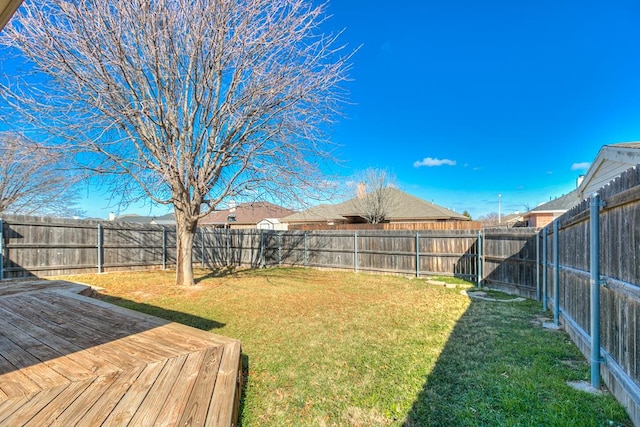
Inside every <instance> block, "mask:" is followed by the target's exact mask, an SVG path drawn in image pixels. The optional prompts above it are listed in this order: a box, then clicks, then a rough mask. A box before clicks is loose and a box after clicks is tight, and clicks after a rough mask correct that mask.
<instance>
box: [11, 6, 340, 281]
mask: <svg viewBox="0 0 640 427" xmlns="http://www.w3.org/2000/svg"><path fill="white" fill-rule="evenodd" d="M324 19H326V18H325V15H324V6H319V7H316V6H314V5H312V4H311V2H310V1H305V0H240V1H238V0H217V1H216V0H155V1H151V0H130V1H126V2H123V1H116V0H103V1H97V0H61V1H58V2H26V3H25V4H24V5H23V7H22V8H21V10H20V12H19V13H18V15H17V16H16V17H15V19H14V20H12V22H11V23H10V25H9V26H8V27H6V28H5V30H4V32H3V34H2V37H0V43H1V44H4V45H5V46H6V47H7V48H10V49H15V50H16V51H18V52H19V53H20V54H21V55H22V57H26V58H27V59H28V63H27V69H28V70H30V72H29V73H25V74H23V75H22V77H21V79H20V80H18V79H8V80H7V82H8V83H5V84H3V85H0V91H1V92H2V93H3V94H5V95H4V97H5V101H6V102H7V103H8V105H10V106H11V107H12V112H13V113H14V114H16V113H19V114H20V116H21V117H22V118H23V119H24V120H25V123H28V124H29V125H30V126H33V127H35V128H37V129H38V130H42V129H44V130H46V132H47V133H48V134H49V135H50V136H51V137H53V138H55V141H56V142H57V143H59V144H60V143H63V144H64V146H65V147H73V149H74V150H76V152H77V158H78V159H79V160H80V161H82V164H83V166H84V167H86V168H88V169H89V170H91V171H93V172H96V173H101V174H104V175H105V176H107V175H108V176H109V177H110V178H109V181H108V182H109V183H110V185H111V186H112V190H113V191H114V192H115V193H117V194H120V195H121V196H122V198H123V202H124V203H126V202H129V201H132V200H135V199H136V198H140V197H144V198H149V199H151V200H152V201H154V202H156V203H161V204H171V205H173V207H174V210H175V214H176V221H177V225H178V235H179V238H178V240H179V243H178V245H179V246H178V253H179V256H178V279H177V282H178V283H179V284H189V283H192V282H193V278H192V273H191V264H190V257H191V249H190V247H189V246H190V244H191V242H192V240H193V230H195V226H196V224H197V221H198V219H199V218H201V217H202V216H204V215H206V214H207V213H208V212H209V211H210V210H212V209H214V208H215V207H216V206H217V205H218V204H219V203H220V202H221V201H223V200H225V199H228V198H229V197H233V198H242V197H251V196H253V195H254V194H255V193H256V192H260V193H262V194H268V195H269V198H270V199H271V200H275V201H281V200H295V199H297V200H300V199H304V198H305V197H308V196H309V195H310V194H313V193H314V192H315V191H317V190H318V187H319V185H321V184H322V183H323V182H324V181H325V180H324V179H322V173H321V167H320V165H322V164H324V163H325V162H331V161H332V156H331V153H330V146H329V145H328V142H327V140H326V138H325V136H324V132H323V131H324V130H325V128H326V125H327V124H328V123H330V122H332V120H333V119H334V118H335V117H336V114H337V113H338V110H339V107H340V104H341V103H342V102H344V100H345V97H346V93H345V92H344V90H343V88H342V87H341V85H342V84H343V83H344V82H345V81H346V80H347V72H348V70H349V65H348V63H347V61H348V60H349V56H350V55H349V54H343V53H342V52H343V50H344V48H343V46H340V45H338V44H337V35H332V34H325V33H323V32H322V29H321V26H322V23H323V22H324ZM105 179H106V178H105ZM188 247H189V248H188ZM186 264H188V266H186ZM185 266H186V267H185ZM185 268H186V270H185ZM183 273H184V274H183ZM190 275H191V276H190Z"/></svg>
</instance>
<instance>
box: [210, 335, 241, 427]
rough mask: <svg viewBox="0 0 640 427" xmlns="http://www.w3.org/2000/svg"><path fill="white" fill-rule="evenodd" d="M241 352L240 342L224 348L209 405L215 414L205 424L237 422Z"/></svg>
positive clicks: (212, 425) (230, 423)
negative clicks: (234, 403)
mask: <svg viewBox="0 0 640 427" xmlns="http://www.w3.org/2000/svg"><path fill="white" fill-rule="evenodd" d="M240 353H241V348H240V343H234V344H232V345H228V346H226V347H225V348H224V353H223V354H222V360H221V363H220V367H219V369H218V375H217V378H216V383H215V388H214V390H213V394H212V395H211V402H210V405H209V414H214V415H215V416H212V417H209V418H208V419H207V422H206V424H205V425H207V426H211V427H215V426H228V425H232V424H233V423H234V422H235V418H236V417H237V414H236V413H235V411H234V409H235V407H234V405H233V402H234V401H235V400H236V399H237V398H239V390H238V388H239V387H240V386H241V385H240V384H239V378H240V376H241V375H242V372H241V371H240V369H241V367H240V366H239V361H240Z"/></svg>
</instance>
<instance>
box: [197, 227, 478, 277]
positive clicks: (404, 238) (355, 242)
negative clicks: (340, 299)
mask: <svg viewBox="0 0 640 427" xmlns="http://www.w3.org/2000/svg"><path fill="white" fill-rule="evenodd" d="M198 236H199V241H198V242H196V247H198V246H200V247H199V248H198V249H197V251H196V254H195V256H196V258H198V259H199V260H201V262H202V263H203V265H207V266H225V265H251V266H254V267H265V266H273V265H299V266H306V267H319V268H338V269H349V270H353V271H356V272H358V271H370V272H381V273H397V274H407V275H415V276H417V277H419V276H426V275H448V276H458V277H464V278H467V279H470V280H476V277H477V271H478V270H477V256H478V253H477V236H478V233H477V232H476V231H472V230H448V231H422V232H409V231H394V232H385V231H376V230H367V231H352V232H345V231H266V230H221V229H214V230H203V229H201V230H200V231H199V233H198Z"/></svg>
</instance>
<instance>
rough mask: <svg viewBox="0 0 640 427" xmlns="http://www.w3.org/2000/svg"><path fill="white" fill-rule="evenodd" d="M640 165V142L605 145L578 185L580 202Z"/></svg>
mask: <svg viewBox="0 0 640 427" xmlns="http://www.w3.org/2000/svg"><path fill="white" fill-rule="evenodd" d="M638 163H640V142H624V143H621V144H611V145H604V146H602V148H601V149H600V152H598V155H597V156H596V158H595V160H594V161H593V163H591V166H590V167H589V170H587V173H586V174H585V176H584V178H583V179H582V182H581V183H580V185H578V193H577V199H578V201H581V200H584V199H587V198H589V196H591V194H593V193H594V192H596V191H598V190H599V189H600V188H601V187H604V186H605V185H607V184H608V183H609V182H610V181H612V180H613V179H614V178H616V177H617V176H619V175H620V174H621V173H622V172H624V171H626V170H627V169H629V168H632V167H633V166H636V165H637V164H638Z"/></svg>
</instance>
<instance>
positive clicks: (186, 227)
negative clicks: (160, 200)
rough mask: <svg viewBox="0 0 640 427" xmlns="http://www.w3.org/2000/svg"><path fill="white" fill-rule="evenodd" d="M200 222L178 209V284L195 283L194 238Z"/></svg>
mask: <svg viewBox="0 0 640 427" xmlns="http://www.w3.org/2000/svg"><path fill="white" fill-rule="evenodd" d="M197 225H198V222H197V221H194V220H189V219H187V218H184V216H183V215H180V214H179V213H178V212H177V211H176V285H178V286H192V285H195V281H194V279H193V263H192V260H191V256H192V254H193V240H194V238H195V235H196V228H197Z"/></svg>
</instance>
